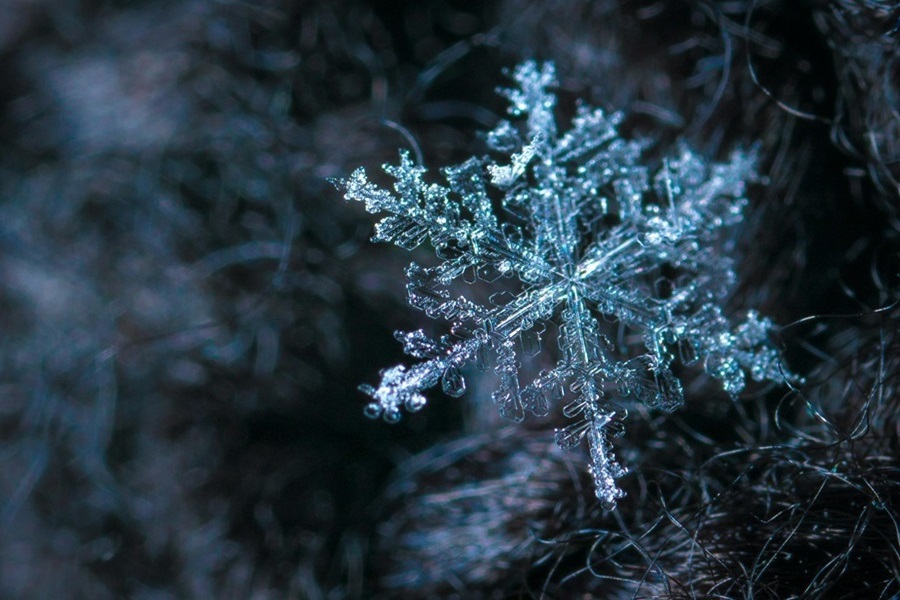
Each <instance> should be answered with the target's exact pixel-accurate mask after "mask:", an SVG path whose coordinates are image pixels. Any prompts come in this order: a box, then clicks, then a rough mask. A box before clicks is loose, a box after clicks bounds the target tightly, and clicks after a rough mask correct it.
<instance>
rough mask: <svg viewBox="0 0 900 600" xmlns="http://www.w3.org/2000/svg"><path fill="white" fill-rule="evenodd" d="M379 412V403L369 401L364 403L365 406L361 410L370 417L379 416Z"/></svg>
mask: <svg viewBox="0 0 900 600" xmlns="http://www.w3.org/2000/svg"><path fill="white" fill-rule="evenodd" d="M381 412H382V408H381V405H380V404H378V403H377V402H370V403H369V404H366V408H365V410H364V411H363V413H364V414H365V415H366V416H367V417H369V418H370V419H377V418H378V417H380V416H381Z"/></svg>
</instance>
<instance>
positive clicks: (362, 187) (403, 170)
mask: <svg viewBox="0 0 900 600" xmlns="http://www.w3.org/2000/svg"><path fill="white" fill-rule="evenodd" d="M513 78H514V80H515V82H516V86H515V87H513V88H512V89H503V90H500V93H501V94H502V95H504V96H505V97H506V98H508V100H509V103H510V106H509V114H510V117H511V121H502V122H501V123H500V124H499V125H498V126H497V127H496V128H495V129H494V130H493V131H491V132H489V133H488V134H487V136H486V141H487V144H488V146H489V148H490V149H491V151H492V152H493V153H494V154H495V155H496V156H499V157H503V158H500V159H499V162H497V161H495V160H494V159H492V158H488V157H480V158H471V159H469V160H467V161H465V162H463V163H462V164H459V165H456V166H452V167H447V168H444V169H442V170H441V174H442V176H443V179H444V180H445V181H446V184H447V185H446V186H445V185H440V184H438V183H429V182H426V180H425V178H424V175H425V173H426V170H425V169H424V168H422V167H420V166H417V165H415V164H413V163H412V161H411V160H410V157H409V155H408V154H407V153H405V152H401V154H400V164H399V165H396V166H392V165H386V166H385V167H384V170H385V171H386V172H387V174H388V175H389V176H390V177H392V178H393V179H394V180H395V183H394V184H393V188H394V191H393V192H392V191H389V190H387V189H383V188H381V187H378V186H377V185H374V184H372V183H371V182H369V181H368V179H367V178H366V173H365V171H364V170H363V169H362V168H360V169H357V170H356V171H355V172H354V173H353V174H352V175H351V176H350V177H349V178H348V179H346V180H343V181H338V182H336V184H337V185H338V186H339V188H340V189H342V190H343V192H344V194H345V197H346V199H348V200H355V201H359V202H363V203H365V206H366V208H367V209H368V211H369V212H372V213H379V214H386V216H385V217H384V218H383V219H382V220H381V221H380V222H379V223H378V224H377V226H376V230H375V235H374V236H373V238H372V239H373V241H378V242H392V243H394V244H397V245H398V246H400V247H401V248H404V249H406V250H412V249H414V248H416V247H417V246H419V245H420V244H422V243H424V242H426V241H427V242H430V244H431V245H432V246H433V247H434V249H435V250H436V253H437V256H438V258H439V263H438V264H437V266H432V267H427V268H426V267H421V266H419V265H417V264H415V263H413V264H411V265H410V266H409V268H408V269H407V271H406V274H407V278H408V283H407V292H408V295H409V302H410V304H411V305H412V306H414V307H416V308H418V309H420V310H423V311H424V312H425V313H426V314H427V315H428V316H429V317H432V318H434V319H439V320H442V321H445V322H447V323H448V324H449V334H448V335H444V336H442V337H440V338H439V339H431V338H429V337H428V336H426V335H425V333H423V332H422V331H421V330H420V331H414V332H411V333H403V332H397V334H396V336H397V338H398V340H400V341H401V342H402V343H403V346H404V350H405V351H406V353H407V354H409V355H410V356H412V357H414V358H416V359H420V362H418V363H417V364H415V365H413V366H411V367H406V366H403V365H399V366H395V367H392V368H389V369H386V370H384V371H382V378H381V383H380V384H379V385H378V386H377V387H372V386H368V385H364V386H362V390H363V391H364V392H365V393H367V394H368V395H369V396H371V397H372V398H373V402H372V403H371V404H369V405H368V407H367V409H366V412H367V414H368V415H369V416H372V417H378V416H382V417H383V418H384V419H385V420H387V421H390V422H395V421H397V420H398V419H399V418H400V410H401V407H403V408H405V409H406V410H407V411H417V410H419V409H421V408H422V407H423V406H424V405H425V402H426V400H425V396H424V395H423V391H424V390H427V389H428V388H431V387H435V386H438V385H440V387H441V388H442V389H443V391H444V392H445V393H446V394H448V395H450V396H461V395H462V394H463V393H464V392H465V380H464V379H463V376H462V374H461V369H462V367H464V366H465V365H468V364H470V363H476V364H479V365H481V366H483V365H485V364H491V363H492V364H493V367H494V371H495V372H496V374H497V377H498V386H497V389H496V391H495V392H494V393H493V401H494V402H495V403H496V404H497V405H498V406H499V409H500V412H501V414H502V415H503V416H504V417H506V418H509V419H512V420H514V421H521V420H522V419H523V418H524V416H525V413H526V412H530V413H533V414H534V415H537V416H544V415H546V414H548V412H549V411H550V408H551V406H553V405H555V404H557V403H559V402H560V401H563V400H564V399H565V402H566V404H565V406H564V407H563V408H562V412H563V414H564V415H565V416H566V417H568V418H570V419H572V420H573V422H572V424H570V425H569V426H567V427H566V428H564V429H561V430H558V431H557V435H556V439H557V442H558V443H559V444H560V445H561V446H564V447H572V446H575V445H576V444H578V443H580V441H581V440H582V439H583V438H585V437H586V438H587V439H588V444H589V446H590V455H591V462H592V464H591V467H590V471H591V474H592V475H593V478H594V482H595V486H596V493H597V497H598V498H599V499H600V500H601V501H602V502H603V504H604V505H605V506H607V507H609V508H612V507H614V506H615V502H616V500H617V499H618V498H620V497H621V496H622V495H623V492H622V491H621V490H620V489H619V488H618V487H617V485H616V482H615V480H616V479H617V478H618V477H620V476H621V475H623V474H624V473H625V470H624V469H623V468H622V467H621V466H620V465H619V464H618V462H617V461H616V459H615V456H614V455H613V452H612V449H611V445H610V437H612V436H614V435H616V434H617V433H619V432H620V431H621V423H620V421H621V420H622V419H623V418H624V416H625V414H626V411H625V409H626V408H627V407H628V406H629V405H633V404H635V403H640V404H643V405H646V406H649V407H653V408H659V409H662V410H666V411H670V410H674V409H675V408H677V407H678V406H680V405H681V404H682V402H683V393H682V386H681V383H680V382H679V380H678V379H677V378H676V377H675V375H674V374H673V372H672V368H671V367H672V364H673V362H674V361H675V359H676V356H677V357H679V358H680V360H681V362H682V363H684V364H692V363H697V362H700V363H702V365H703V366H704V368H705V370H706V372H707V373H709V374H710V375H711V376H712V377H715V378H716V379H718V380H720V381H721V383H722V385H723V387H724V388H725V390H726V391H728V392H729V393H730V394H732V395H735V394H738V393H739V392H741V390H743V389H744V386H745V373H746V372H748V371H749V373H750V376H751V377H752V378H753V379H754V380H757V381H761V380H773V381H783V380H784V379H785V377H788V378H791V377H793V376H791V375H790V374H787V373H786V372H785V371H784V370H783V368H782V366H781V363H780V360H779V354H778V352H777V351H776V350H775V349H774V348H773V347H772V346H771V345H770V343H769V335H770V330H771V329H772V324H771V322H770V321H769V320H768V319H765V318H761V317H760V316H759V315H758V314H757V313H756V312H754V311H750V312H748V313H747V314H746V315H744V316H743V318H741V319H734V318H729V317H727V316H726V315H725V314H724V313H723V310H722V307H721V306H720V303H721V302H722V301H723V299H724V298H725V297H726V296H727V295H728V292H729V288H731V287H732V286H733V285H734V282H735V274H734V269H733V266H732V261H731V260H730V259H729V258H728V257H727V256H726V255H725V252H724V251H723V250H725V249H727V243H725V244H723V243H722V240H721V239H720V238H721V237H722V232H723V229H724V228H727V227H729V226H732V225H735V224H737V223H739V222H740V221H741V219H742V217H743V209H744V206H745V204H746V199H745V198H744V194H745V185H746V182H748V181H752V180H754V179H755V178H756V173H755V167H754V163H755V157H754V154H753V153H752V152H742V151H738V152H734V153H733V154H732V155H731V157H730V159H729V160H728V161H727V162H725V163H708V162H707V161H705V160H704V159H703V158H702V157H700V156H697V155H696V154H694V153H692V152H691V151H689V150H688V149H687V148H685V147H681V148H680V149H679V151H678V152H677V153H676V155H675V156H671V157H668V158H666V159H664V160H663V161H661V166H660V167H659V168H658V169H657V170H656V172H655V173H654V174H652V175H651V172H650V170H649V169H648V168H647V167H645V166H643V165H641V164H640V162H639V160H640V158H641V155H642V153H643V151H644V150H645V149H646V147H647V144H646V143H644V142H641V141H634V140H626V139H622V138H621V137H619V135H618V133H617V126H618V125H619V123H620V122H621V120H622V116H621V115H620V114H618V113H617V114H611V115H608V114H605V113H604V112H603V111H602V110H599V109H594V108H590V107H587V106H579V107H578V109H577V114H576V116H575V117H574V119H573V121H572V126H571V128H570V129H569V130H568V131H566V132H565V133H558V132H557V126H556V119H555V116H554V111H555V106H556V97H555V95H554V94H553V93H552V92H551V91H550V90H551V88H553V87H554V86H555V85H556V78H555V72H554V68H553V65H552V64H543V65H539V64H537V63H535V62H526V63H523V64H521V65H519V66H518V67H517V68H516V69H515V71H514V73H513ZM495 207H496V209H495ZM500 207H502V209H503V210H497V209H499V208H500ZM457 280H462V281H464V282H465V283H475V282H476V281H481V282H482V285H484V286H487V285H488V284H491V285H494V286H496V288H497V290H498V291H497V293H495V294H494V295H493V296H491V298H490V301H489V302H481V303H479V302H476V301H474V300H470V299H468V298H466V297H465V296H456V297H454V294H452V293H451V289H452V290H458V289H460V287H461V286H459V285H458V284H457ZM474 295H475V294H470V296H474ZM598 318H600V319H602V320H603V321H604V322H605V324H603V325H601V321H600V320H598ZM551 322H552V323H553V326H552V327H551V328H550V329H548V328H547V327H546V325H547V324H549V323H551ZM611 323H612V324H611ZM554 330H555V331H556V332H557V338H558V345H559V353H558V354H556V355H555V357H554V358H555V366H553V368H548V369H546V370H544V371H541V372H540V373H538V374H537V375H536V376H535V377H534V378H533V380H531V381H529V382H525V383H523V382H522V381H521V379H520V377H521V376H522V375H523V368H522V364H523V360H525V359H526V357H528V356H535V355H537V354H539V353H540V352H541V346H540V338H541V336H542V335H544V334H547V333H548V331H554ZM614 338H615V340H616V341H613V339H614ZM548 364H552V361H548Z"/></svg>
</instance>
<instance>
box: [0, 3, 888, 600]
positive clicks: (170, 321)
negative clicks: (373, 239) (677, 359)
mask: <svg viewBox="0 0 900 600" xmlns="http://www.w3.org/2000/svg"><path fill="white" fill-rule="evenodd" d="M2 13H3V16H2V17H0V140H2V143H0V211H2V212H0V332H2V335H0V440H2V446H0V596H2V597H9V598H92V599H102V598H122V597H128V598H146V599H151V598H152V599H161V598H249V597H253V598H369V597H385V598H394V597H409V598H426V597H442V598H443V597H460V598H477V597H491V598H493V597H497V598H503V597H510V598H520V597H525V598H527V597H542V596H543V597H547V598H572V597H580V595H581V594H588V595H592V596H594V597H626V598H627V597H638V598H649V597H667V598H690V597H709V596H710V595H713V596H715V595H718V597H728V598H731V597H746V596H748V595H750V594H751V593H753V594H754V597H755V598H787V597H802V598H819V597H828V598H857V597H858V598H878V597H885V598H887V597H891V595H892V594H896V593H898V578H897V577H898V576H897V573H898V572H900V562H898V556H900V555H898V551H900V540H898V528H897V522H898V521H897V518H898V513H897V506H896V503H897V501H898V497H900V496H898V472H897V466H898V464H897V456H898V452H897V450H898V427H897V425H896V418H895V414H896V406H897V394H896V393H895V392H896V381H895V380H896V373H897V372H898V367H900V361H898V355H897V349H898V348H897V344H898V342H897V340H896V339H895V338H896V316H897V310H896V308H895V305H894V304H892V303H893V302H895V301H896V299H897V291H898V285H897V283H898V282H897V273H898V269H897V249H898V232H900V226H898V209H897V207H898V203H897V202H898V197H897V182H896V179H895V178H896V176H897V174H898V170H897V157H898V150H897V147H896V142H897V140H898V139H900V135H898V134H900V131H898V126H897V123H898V104H897V97H898V96H897V93H898V89H897V77H896V76H897V72H896V70H897V66H896V58H897V45H896V35H897V33H896V32H897V23H898V18H900V11H898V10H897V8H896V6H895V5H894V3H890V2H877V1H874V0H854V1H847V0H842V1H837V0H833V1H826V0H818V1H813V0H758V1H756V2H749V1H743V0H730V1H724V0H723V1H720V2H714V1H712V0H709V1H702V0H683V1H679V0H667V1H656V2H653V1H644V2H637V1H635V2H630V1H626V0H604V1H595V2H584V1H581V0H576V1H565V2H564V1H561V0H559V1H552V0H551V1H547V2H529V1H516V0H506V1H499V0H498V1H488V2H450V1H437V0H435V1H430V0H429V1H420V2H412V1H411V2H399V1H398V2H362V1H357V0H334V1H328V2H325V1H320V2H315V1H306V2H303V1H298V0H293V1H291V0H284V1H280V2H276V1H269V0H265V1H261V2H237V1H227V0H221V1H213V0H208V1H204V0H191V1H187V2H165V1H155V2H151V1H144V2H140V1H131V2H129V1H119V2H100V1H92V2H87V1H82V2H78V1H74V0H61V1H50V0H32V1H29V0H7V2H5V3H4V6H3V8H2ZM526 58H537V59H541V60H553V61H554V62H555V63H556V65H557V68H558V72H559V78H560V90H559V95H560V111H559V112H560V115H559V116H560V119H561V122H562V123H565V121H566V120H567V119H568V118H569V117H570V116H571V114H572V111H573V107H574V105H575V102H576V100H578V99H583V100H585V101H587V102H589V103H591V104H593V105H596V106H602V107H604V108H606V109H609V110H624V111H625V112H626V113H627V114H628V119H627V121H626V123H625V125H624V128H623V130H624V132H625V133H626V134H627V135H629V136H641V137H646V138H649V139H652V140H654V142H655V145H654V148H655V150H654V151H655V152H660V153H661V152H664V151H667V150H668V149H671V148H672V147H673V144H674V143H675V142H676V141H677V140H684V141H686V142H687V143H689V144H690V145H691V146H692V147H693V148H694V149H696V150H697V151H699V152H701V153H703V154H704V155H706V156H708V157H709V158H711V159H721V158H723V157H724V156H726V155H727V153H728V152H729V151H730V150H731V149H733V148H736V147H747V146H749V145H752V144H757V143H758V144H759V145H760V149H761V156H762V165H761V171H762V172H763V173H764V174H765V175H766V176H767V178H768V182H767V184H766V185H760V186H755V188H754V189H753V190H752V193H751V198H750V200H751V205H750V208H749V210H748V216H747V219H746V221H745V223H743V224H742V225H741V226H740V227H739V228H737V230H736V231H735V232H734V236H735V237H734V239H735V243H736V256H737V258H738V265H739V268H738V271H739V278H740V283H739V285H738V287H737V290H736V292H735V294H734V296H733V297H732V298H731V299H729V307H730V308H732V309H734V310H740V309H746V308H750V307H755V308H757V309H758V310H760V311H761V312H762V313H763V314H765V315H768V316H770V317H772V318H773V319H774V320H775V321H776V322H777V323H780V324H782V325H784V326H785V327H784V329H783V330H781V331H780V335H779V340H778V343H780V344H781V345H782V347H783V349H784V351H785V356H786V359H787V361H788V363H789V364H790V365H791V367H792V368H793V369H794V370H795V371H797V372H799V373H802V374H804V375H805V376H806V377H807V383H806V384H805V385H804V386H802V387H801V388H799V389H793V390H792V389H789V388H788V387H785V386H780V387H778V386H769V387H760V388H756V389H753V390H750V391H748V393H746V394H745V395H744V396H742V398H740V399H739V400H737V401H732V400H730V399H729V398H728V397H727V396H725V395H724V394H722V393H721V391H719V390H717V389H716V387H715V386H714V385H711V384H710V382H709V381H708V380H707V379H706V378H704V377H702V376H700V375H699V374H697V373H691V372H686V373H685V377H686V380H685V382H686V391H687V397H688V398H687V403H686V406H685V408H684V409H683V410H681V411H679V412H678V413H676V414H674V415H670V416H663V415H656V414H652V413H647V414H644V413H641V414H633V415H632V416H631V417H630V418H629V423H628V431H627V433H626V435H625V437H624V438H622V439H620V440H617V441H616V447H617V452H618V454H619V456H620V458H621V459H622V462H623V463H625V464H626V465H627V466H628V467H629V469H630V470H631V474H630V475H628V476H627V477H626V478H624V479H623V480H622V485H623V488H624V489H626V491H627V492H628V494H629V495H628V496H627V497H626V498H625V499H624V500H623V501H622V502H620V506H619V508H618V509H617V510H616V511H615V512H613V513H609V512H606V511H603V510H602V509H601V508H600V507H599V506H597V505H596V501H595V499H594V497H593V494H592V492H591V490H590V484H589V482H588V481H587V479H586V478H585V474H584V468H585V464H586V462H585V460H584V458H585V457H584V456H581V455H579V453H577V452H575V453H568V454H565V453H562V452H561V451H558V450H556V449H554V447H553V445H552V432H553V428H554V427H555V426H557V425H558V424H559V423H560V420H559V415H554V416H551V417H550V418H548V419H546V420H545V421H538V420H534V421H533V422H526V424H525V425H524V426H522V427H510V426H509V425H508V424H506V423H504V422H502V421H501V420H500V419H499V418H498V417H497V416H496V415H495V414H494V412H495V411H494V407H492V406H490V402H489V401H488V400H487V398H488V396H489V393H490V389H491V385H492V381H491V379H490V376H489V375H477V374H475V375H473V378H472V379H470V391H469V392H468V393H467V395H466V397H465V398H464V399H462V400H460V401H455V400H452V399H448V398H443V397H441V396H440V395H439V394H434V395H433V396H434V397H433V399H432V401H431V402H430V403H429V406H428V408H427V409H426V410H424V411H422V412H420V413H417V414H416V415H412V416H410V417H408V418H405V419H404V421H403V422H402V423H401V424H399V425H396V426H388V425H385V424H383V423H380V422H374V421H370V420H368V419H365V418H364V417H363V415H362V409H363V407H364V405H365V403H366V399H365V397H364V396H363V395H362V394H360V393H359V392H358V391H357V390H356V388H357V386H358V385H359V384H360V383H363V382H373V381H375V380H376V379H377V373H378V370H379V369H380V368H384V367H388V366H391V365H393V364H396V363H398V362H402V361H403V360H404V358H403V357H402V356H401V348H400V344H398V343H397V342H396V341H395V340H394V338H393V336H392V332H393V331H394V330H395V329H414V328H418V327H426V328H433V327H435V326H434V325H433V324H430V323H429V322H428V321H427V319H425V317H424V315H423V314H421V313H417V312H415V311H414V310H412V309H410V308H408V307H407V306H406V299H405V291H404V282H403V268H404V266H405V265H406V264H407V263H408V262H409V261H410V260H411V259H413V258H415V259H416V260H427V258H424V257H426V256H427V249H423V250H421V251H420V252H419V254H416V255H415V256H410V255H409V254H408V253H406V252H403V251H401V250H399V249H396V248H392V247H388V246H376V245H371V244H368V242H367V238H368V236H369V235H370V233H371V224H372V218H371V216H370V215H367V214H365V212H364V211H363V210H362V209H361V207H359V206H354V205H350V204H348V203H345V202H344V201H343V200H342V199H341V194H340V193H339V192H338V191H337V190H336V189H334V187H333V186H332V185H331V184H329V183H328V178H332V177H343V176H346V175H348V174H349V173H350V172H352V170H353V169H355V168H356V167H358V166H365V167H367V169H368V170H369V172H370V173H373V174H374V173H376V172H377V169H378V167H379V165H381V164H382V163H384V162H386V161H394V160H396V156H397V150H398V149H400V148H407V149H412V148H417V149H418V150H419V151H421V153H422V154H423V156H424V160H425V164H426V165H430V166H432V167H437V166H440V165H445V164H449V163H452V162H458V161H460V160H462V159H464V158H465V157H467V156H470V155H472V153H478V152H482V151H483V146H482V145H481V142H480V141H479V138H478V137H477V135H476V133H477V132H478V131H482V130H486V129H488V128H490V127H491V126H493V125H494V124H495V123H496V121H497V120H498V119H499V118H501V116H502V114H503V111H504V110H505V107H504V103H503V101H502V98H500V97H498V96H497V95H496V94H495V93H494V90H495V88H496V87H497V86H500V85H506V84H507V80H506V79H505V78H504V77H503V75H502V70H503V69H504V68H510V67H512V66H514V65H515V64H517V63H518V62H520V61H521V60H523V59H526ZM373 178H376V177H375V176H374V175H373Z"/></svg>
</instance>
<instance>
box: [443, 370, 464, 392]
mask: <svg viewBox="0 0 900 600" xmlns="http://www.w3.org/2000/svg"><path fill="white" fill-rule="evenodd" d="M441 389H442V390H444V393H445V394H447V395H448V396H453V397H454V398H459V397H460V396H462V395H463V394H465V393H466V380H465V379H464V378H463V376H462V373H460V372H459V369H458V368H456V367H448V368H447V370H446V371H444V374H443V375H442V376H441Z"/></svg>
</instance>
